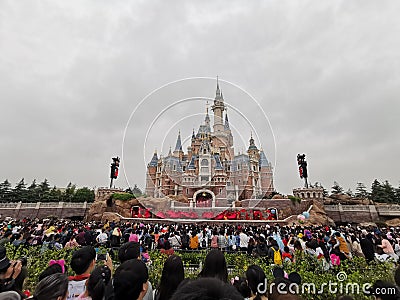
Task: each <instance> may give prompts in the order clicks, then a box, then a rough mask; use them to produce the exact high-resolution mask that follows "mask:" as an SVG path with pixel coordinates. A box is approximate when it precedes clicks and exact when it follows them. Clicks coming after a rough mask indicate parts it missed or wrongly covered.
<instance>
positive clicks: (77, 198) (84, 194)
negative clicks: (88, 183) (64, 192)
mask: <svg viewBox="0 0 400 300" xmlns="http://www.w3.org/2000/svg"><path fill="white" fill-rule="evenodd" d="M85 201H86V202H93V201H94V191H93V190H91V189H89V188H87V187H83V188H81V189H77V190H76V192H75V194H74V195H73V197H72V202H85Z"/></svg>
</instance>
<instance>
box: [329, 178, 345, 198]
mask: <svg viewBox="0 0 400 300" xmlns="http://www.w3.org/2000/svg"><path fill="white" fill-rule="evenodd" d="M331 193H332V194H335V195H337V194H343V188H342V187H341V186H340V185H339V183H338V182H337V181H334V182H333V186H332V191H331Z"/></svg>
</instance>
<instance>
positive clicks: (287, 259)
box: [282, 246, 293, 262]
mask: <svg viewBox="0 0 400 300" xmlns="http://www.w3.org/2000/svg"><path fill="white" fill-rule="evenodd" d="M282 260H283V261H284V262H292V261H293V255H292V254H291V253H290V250H289V247H288V246H285V247H283V253H282Z"/></svg>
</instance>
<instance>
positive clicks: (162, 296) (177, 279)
mask: <svg viewBox="0 0 400 300" xmlns="http://www.w3.org/2000/svg"><path fill="white" fill-rule="evenodd" d="M184 272H185V271H184V269H183V262H182V259H181V258H180V257H179V256H176V255H171V256H170V257H168V258H167V260H166V261H165V263H164V268H163V270H162V274H161V280H160V284H159V286H158V289H157V291H156V296H155V300H168V299H170V298H171V297H172V294H173V293H174V292H175V291H176V289H177V287H178V285H179V284H180V283H181V282H182V281H183V279H184V278H185V273H184Z"/></svg>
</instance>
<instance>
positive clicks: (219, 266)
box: [199, 249, 228, 282]
mask: <svg viewBox="0 0 400 300" xmlns="http://www.w3.org/2000/svg"><path fill="white" fill-rule="evenodd" d="M199 277H215V278H218V279H219V280H221V281H223V282H228V268H227V264H226V260H225V256H224V254H223V253H222V252H221V251H220V250H217V249H213V250H211V251H210V252H208V254H207V256H206V259H205V261H204V265H203V269H202V270H201V271H200V273H199Z"/></svg>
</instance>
